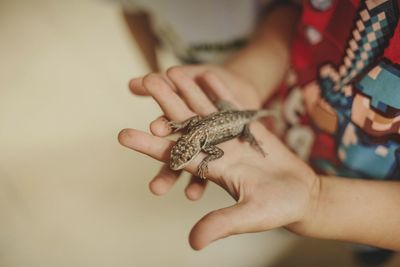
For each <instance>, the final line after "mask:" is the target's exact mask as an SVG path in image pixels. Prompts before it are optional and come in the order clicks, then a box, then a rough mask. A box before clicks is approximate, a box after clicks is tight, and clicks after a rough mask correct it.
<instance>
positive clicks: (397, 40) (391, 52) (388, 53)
mask: <svg viewBox="0 0 400 267" xmlns="http://www.w3.org/2000/svg"><path fill="white" fill-rule="evenodd" d="M384 57H385V58H387V59H389V60H390V61H391V62H392V63H394V64H400V22H399V23H397V26H396V29H395V31H394V35H393V37H392V39H390V43H389V46H388V47H387V48H386V50H385V53H384Z"/></svg>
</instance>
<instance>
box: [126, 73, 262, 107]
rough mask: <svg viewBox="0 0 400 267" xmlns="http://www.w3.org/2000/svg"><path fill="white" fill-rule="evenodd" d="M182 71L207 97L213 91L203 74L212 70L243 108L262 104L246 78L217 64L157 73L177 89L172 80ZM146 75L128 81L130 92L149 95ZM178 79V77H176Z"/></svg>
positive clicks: (211, 97) (213, 95) (211, 96)
mask: <svg viewBox="0 0 400 267" xmlns="http://www.w3.org/2000/svg"><path fill="white" fill-rule="evenodd" d="M181 72H184V73H185V74H186V75H187V76H188V77H189V78H190V79H192V80H193V81H194V82H195V83H197V84H198V85H199V87H200V88H201V89H202V90H203V92H204V93H205V94H206V95H207V96H208V98H210V99H213V98H215V97H219V96H215V94H214V93H215V92H213V90H212V89H210V88H208V86H207V84H206V83H205V81H204V75H205V74H206V73H207V72H213V73H215V74H216V75H218V78H219V79H221V81H222V82H223V83H224V84H225V86H226V87H227V88H228V89H229V91H230V93H231V94H232V95H233V97H235V98H236V99H237V100H238V102H239V103H240V104H241V106H242V107H244V108H248V109H250V108H252V109H254V108H259V107H260V106H261V104H262V98H261V97H260V96H259V95H258V93H257V90H256V89H255V87H254V86H253V85H252V84H251V83H250V82H249V81H247V80H246V79H244V78H242V77H240V76H239V75H236V74H235V73H233V72H232V71H230V70H228V69H227V68H223V67H221V66H218V65H184V66H176V67H172V68H170V69H168V70H167V71H166V72H161V73H159V76H161V77H162V78H163V79H164V80H165V82H167V83H168V85H169V86H170V88H172V89H173V90H174V91H177V88H176V86H175V85H174V83H173V82H172V79H174V77H176V76H179V73H181ZM145 77H146V76H142V77H138V78H135V79H132V80H131V81H130V83H129V87H130V89H131V91H132V93H134V94H136V95H150V93H149V92H148V90H147V89H146V87H145V86H144V82H143V81H144V79H145ZM175 80H176V79H175ZM178 80H179V78H178Z"/></svg>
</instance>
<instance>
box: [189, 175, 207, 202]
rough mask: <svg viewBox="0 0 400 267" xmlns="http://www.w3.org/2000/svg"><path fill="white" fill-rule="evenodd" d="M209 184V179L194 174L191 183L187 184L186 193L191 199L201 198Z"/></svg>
mask: <svg viewBox="0 0 400 267" xmlns="http://www.w3.org/2000/svg"><path fill="white" fill-rule="evenodd" d="M206 186H207V180H206V179H202V178H200V177H197V176H194V175H192V177H191V178H190V181H189V184H188V185H187V186H186V189H185V194H186V197H187V198H188V199H189V200H199V199H200V198H201V197H202V196H203V193H204V190H205V189H206Z"/></svg>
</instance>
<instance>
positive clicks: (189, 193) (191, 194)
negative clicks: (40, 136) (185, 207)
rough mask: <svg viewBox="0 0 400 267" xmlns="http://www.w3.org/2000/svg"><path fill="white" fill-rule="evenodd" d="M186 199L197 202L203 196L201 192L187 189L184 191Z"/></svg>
mask: <svg viewBox="0 0 400 267" xmlns="http://www.w3.org/2000/svg"><path fill="white" fill-rule="evenodd" d="M185 195H186V198H187V199H189V200H191V201H197V200H199V199H200V198H201V197H202V196H203V192H202V191H201V190H194V189H193V188H191V187H189V188H187V189H186V190H185Z"/></svg>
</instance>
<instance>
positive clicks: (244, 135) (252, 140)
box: [241, 124, 266, 157]
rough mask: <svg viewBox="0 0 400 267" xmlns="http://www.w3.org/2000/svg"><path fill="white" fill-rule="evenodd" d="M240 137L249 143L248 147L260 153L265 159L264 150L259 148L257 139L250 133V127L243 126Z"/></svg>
mask: <svg viewBox="0 0 400 267" xmlns="http://www.w3.org/2000/svg"><path fill="white" fill-rule="evenodd" d="M241 137H242V139H243V140H244V141H247V142H249V143H250V145H251V146H252V147H254V148H255V150H257V151H258V152H260V153H261V155H263V157H265V155H266V154H265V152H264V150H263V149H262V147H261V146H260V143H259V142H258V141H257V139H256V138H255V137H254V135H253V134H252V133H251V132H250V126H249V125H248V124H246V125H245V126H244V128H243V132H242V135H241Z"/></svg>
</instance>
